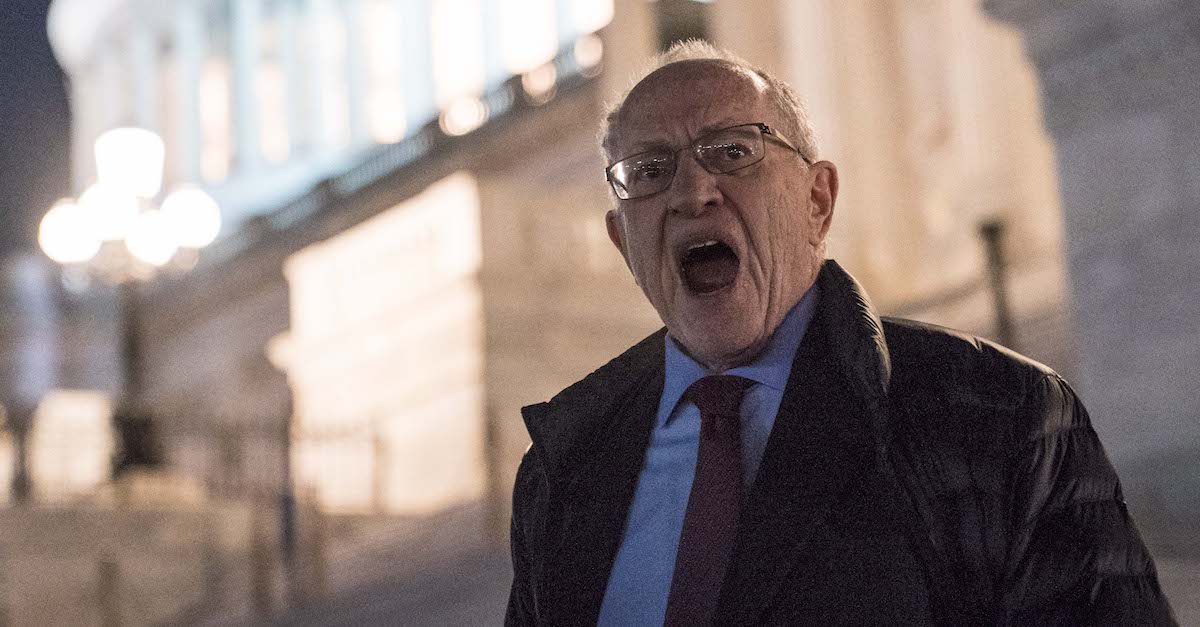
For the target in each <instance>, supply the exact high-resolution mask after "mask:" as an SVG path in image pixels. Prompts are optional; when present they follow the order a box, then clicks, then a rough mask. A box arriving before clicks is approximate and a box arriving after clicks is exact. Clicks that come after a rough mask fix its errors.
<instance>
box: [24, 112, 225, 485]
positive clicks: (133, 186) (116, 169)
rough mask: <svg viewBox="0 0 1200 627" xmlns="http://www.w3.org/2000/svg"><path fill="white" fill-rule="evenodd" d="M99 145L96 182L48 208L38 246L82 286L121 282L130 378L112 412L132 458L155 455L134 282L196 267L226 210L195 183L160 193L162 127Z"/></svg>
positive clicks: (131, 131)
mask: <svg viewBox="0 0 1200 627" xmlns="http://www.w3.org/2000/svg"><path fill="white" fill-rule="evenodd" d="M94 148H95V158H96V178H97V180H96V182H95V183H94V184H92V185H91V186H90V187H88V188H87V189H86V190H85V191H84V192H83V193H82V194H80V196H79V198H78V199H74V198H64V199H62V200H60V201H58V202H57V203H55V204H54V206H53V207H51V208H50V210H49V211H47V212H46V215H45V216H44V217H43V218H42V221H41V224H40V225H39V228H38V244H39V245H40V246H41V248H42V251H43V252H44V253H45V254H46V256H48V257H50V258H51V259H53V260H54V261H56V262H58V263H59V264H61V265H62V266H63V267H64V270H65V272H66V275H65V276H66V278H68V279H74V280H75V281H76V282H80V281H82V282H84V284H86V281H89V280H90V279H92V278H98V279H100V280H102V281H105V282H107V283H111V284H114V285H115V286H116V287H117V295H118V300H119V303H118V316H119V321H120V333H121V344H120V352H121V364H122V369H123V373H124V375H125V376H124V378H123V382H122V388H121V394H120V398H119V399H118V403H117V410H116V412H115V416H114V418H115V419H116V423H117V424H116V426H117V428H118V429H119V430H120V436H121V442H122V445H123V446H124V451H123V455H124V456H125V457H126V459H128V458H129V457H130V456H133V457H135V458H136V457H138V456H139V455H141V456H145V455H147V454H149V453H150V452H149V450H147V449H145V446H147V445H149V444H150V443H149V442H147V441H140V442H139V439H140V438H141V437H142V436H145V435H146V433H145V429H146V428H148V420H149V414H148V412H146V411H144V408H142V407H141V398H140V397H141V393H142V390H141V379H140V366H141V364H140V359H141V348H140V345H139V337H138V332H137V303H136V292H135V284H136V283H137V282H138V281H145V280H148V279H151V278H153V277H154V276H155V275H157V274H158V273H160V272H164V271H168V272H169V271H176V272H179V271H185V270H187V269H190V268H191V267H192V266H193V265H194V264H195V262H196V260H197V259H198V256H199V251H200V249H201V248H204V247H205V246H207V245H208V244H210V243H211V242H212V241H213V240H214V239H216V236H217V234H218V233H219V231H220V229H221V212H220V208H219V207H218V206H217V203H216V201H214V200H213V199H212V198H211V197H210V196H209V195H208V194H207V193H205V192H204V191H203V190H202V189H201V188H199V187H198V186H195V185H186V184H185V185H180V186H176V187H174V188H172V189H171V190H170V191H169V192H167V193H165V194H163V193H162V179H163V162H164V157H165V153H166V151H165V147H164V145H163V141H162V138H160V137H159V136H158V135H157V134H156V133H154V132H152V131H148V130H146V129H141V128H134V127H121V128H114V129H111V130H109V131H106V132H105V133H103V134H101V135H100V136H99V138H97V139H96V142H95V146H94ZM160 198H161V200H160ZM139 448H140V449H141V450H139ZM114 470H117V469H114Z"/></svg>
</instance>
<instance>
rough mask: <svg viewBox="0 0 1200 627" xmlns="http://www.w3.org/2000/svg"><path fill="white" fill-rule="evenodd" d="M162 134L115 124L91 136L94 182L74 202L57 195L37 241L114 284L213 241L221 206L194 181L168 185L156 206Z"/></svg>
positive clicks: (140, 275)
mask: <svg viewBox="0 0 1200 627" xmlns="http://www.w3.org/2000/svg"><path fill="white" fill-rule="evenodd" d="M165 154H166V150H165V148H164V146H163V141H162V138H160V137H159V136H158V135H157V134H155V133H154V132H152V131H148V130H146V129H142V128H134V127H122V128H115V129H112V130H109V131H106V132H105V133H103V134H102V135H100V137H99V138H97V139H96V144H95V155H96V178H97V180H96V182H95V183H93V184H92V185H91V186H90V187H88V188H87V189H86V190H84V192H83V193H82V194H81V195H80V196H79V199H78V200H74V199H70V198H67V199H63V200H60V201H59V202H58V203H56V204H55V205H54V206H53V207H52V208H51V209H50V210H49V211H48V212H46V215H45V217H43V218H42V222H41V225H40V227H39V229H38V243H39V244H40V245H41V247H42V251H44V252H45V253H46V256H48V257H50V258H51V259H53V260H54V261H56V262H58V263H60V264H63V265H65V266H68V267H72V268H75V267H80V266H85V267H86V269H87V270H88V271H89V274H96V275H99V276H101V277H103V278H105V279H108V280H112V281H114V282H117V283H121V282H124V281H126V280H129V279H134V278H148V277H149V276H152V275H153V274H155V273H156V272H157V271H158V269H159V268H163V267H164V266H167V265H168V264H170V263H171V262H172V261H173V260H180V259H181V258H184V259H194V254H180V251H181V250H182V251H184V252H185V253H189V251H190V252H194V251H197V250H199V249H201V248H203V247H205V246H207V245H208V244H210V243H212V241H213V240H214V239H216V237H217V234H218V233H219V232H220V230H221V211H220V208H219V207H218V206H217V203H216V201H214V200H213V199H212V197H211V196H209V195H208V194H207V193H206V192H205V191H204V190H202V189H200V188H199V187H197V186H195V185H181V186H178V187H176V188H174V189H172V190H171V191H170V192H169V193H168V194H167V195H166V197H165V198H163V199H162V202H161V204H158V203H156V202H155V200H156V198H157V197H158V196H159V193H160V191H161V190H162V179H163V162H164V158H165Z"/></svg>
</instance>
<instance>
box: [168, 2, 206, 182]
mask: <svg viewBox="0 0 1200 627" xmlns="http://www.w3.org/2000/svg"><path fill="white" fill-rule="evenodd" d="M201 17H202V16H201V14H200V7H199V5H197V4H196V3H194V2H180V3H177V4H176V5H175V15H174V21H175V23H174V25H173V29H174V35H173V39H174V40H175V76H174V79H175V80H174V82H175V84H174V86H173V88H174V89H173V93H174V96H175V102H174V103H172V106H173V107H174V108H175V111H176V112H177V113H176V115H175V119H174V120H173V122H174V124H175V128H174V129H172V130H171V133H170V134H171V137H173V138H174V140H175V141H174V142H172V143H171V144H168V145H167V150H170V151H171V158H170V159H169V161H170V162H171V163H172V164H173V165H174V168H175V172H173V173H172V174H173V178H174V179H175V180H176V181H188V182H198V181H199V180H200V148H201V142H202V141H203V134H202V133H203V125H202V123H201V121H200V76H201V69H202V66H203V64H204V23H203V20H202V19H201Z"/></svg>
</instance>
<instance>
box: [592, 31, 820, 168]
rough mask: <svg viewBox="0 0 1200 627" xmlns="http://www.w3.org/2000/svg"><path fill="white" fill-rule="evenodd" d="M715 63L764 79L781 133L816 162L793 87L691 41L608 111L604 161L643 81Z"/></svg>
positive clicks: (664, 57) (645, 72)
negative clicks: (661, 72) (665, 70)
mask: <svg viewBox="0 0 1200 627" xmlns="http://www.w3.org/2000/svg"><path fill="white" fill-rule="evenodd" d="M704 60H707V61H715V62H717V63H720V64H722V65H725V66H727V67H729V68H730V69H733V70H735V71H740V72H743V73H745V74H747V75H749V76H755V77H758V78H760V79H762V81H763V83H765V84H766V90H765V91H766V94H767V97H768V98H770V100H771V105H772V106H773V107H774V108H775V110H776V112H777V113H778V114H779V119H780V127H781V128H780V130H781V131H783V134H784V135H786V136H787V138H788V139H789V140H791V141H792V142H793V143H794V144H795V145H796V148H797V149H798V150H799V151H800V153H801V154H802V155H804V156H805V157H806V158H807V159H809V160H810V161H816V160H817V134H816V131H814V130H813V126H812V122H811V121H810V120H809V118H808V109H807V108H806V107H805V106H804V101H803V99H801V98H800V94H798V93H796V90H795V89H793V88H792V86H791V85H788V84H787V83H785V82H783V81H782V80H780V79H778V78H776V77H775V76H773V75H771V74H770V73H769V72H767V71H766V70H763V69H762V68H759V67H756V66H754V65H751V64H750V63H749V62H748V61H746V60H745V59H742V58H741V57H739V56H737V55H735V54H733V53H732V52H730V51H728V50H725V49H723V48H718V47H716V46H714V45H712V44H710V43H708V42H707V41H704V40H702V39H688V40H686V41H680V42H676V43H675V44H673V45H672V46H671V47H670V48H668V49H667V51H666V52H662V53H659V54H658V55H656V56H655V57H654V58H653V59H652V60H651V61H650V62H649V63H648V64H646V66H645V67H643V68H642V69H641V70H640V71H638V72H637V73H636V74H634V76H633V80H632V81H630V83H629V87H628V88H626V89H625V91H624V92H622V93H621V96H620V98H618V99H617V101H616V103H615V104H612V105H610V106H609V107H608V110H607V111H606V113H605V116H604V121H603V122H601V124H600V150H601V152H602V153H604V156H605V158H606V159H607V158H608V157H609V155H608V141H609V139H610V135H611V132H612V128H613V125H614V123H615V122H616V120H617V117H618V116H619V115H620V114H621V109H622V108H623V107H624V106H625V100H626V99H627V98H629V93H630V92H631V91H633V88H634V87H636V86H637V84H638V83H640V82H641V81H642V80H643V79H645V78H646V77H647V76H649V75H650V74H652V73H653V72H654V71H655V70H658V69H659V68H661V67H664V66H667V65H670V64H672V63H678V62H680V61H704Z"/></svg>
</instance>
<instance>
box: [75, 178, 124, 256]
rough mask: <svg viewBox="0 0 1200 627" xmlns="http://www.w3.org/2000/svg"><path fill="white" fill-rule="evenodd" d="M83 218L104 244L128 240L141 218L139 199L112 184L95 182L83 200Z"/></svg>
mask: <svg viewBox="0 0 1200 627" xmlns="http://www.w3.org/2000/svg"><path fill="white" fill-rule="evenodd" d="M79 207H80V208H81V210H82V213H81V215H82V216H83V218H84V221H85V222H86V223H87V227H86V228H90V229H93V230H94V232H95V234H96V237H98V238H100V239H101V240H102V241H106V242H108V241H116V240H120V239H124V238H125V236H126V235H127V234H128V233H129V229H130V227H132V226H133V221H134V220H135V219H137V215H138V202H137V198H135V197H134V196H132V195H130V194H126V193H123V192H121V191H118V190H116V189H113V188H112V187H109V186H108V185H103V184H101V183H93V184H92V186H91V187H88V188H87V189H86V190H84V192H83V194H82V195H81V196H80V197H79Z"/></svg>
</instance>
